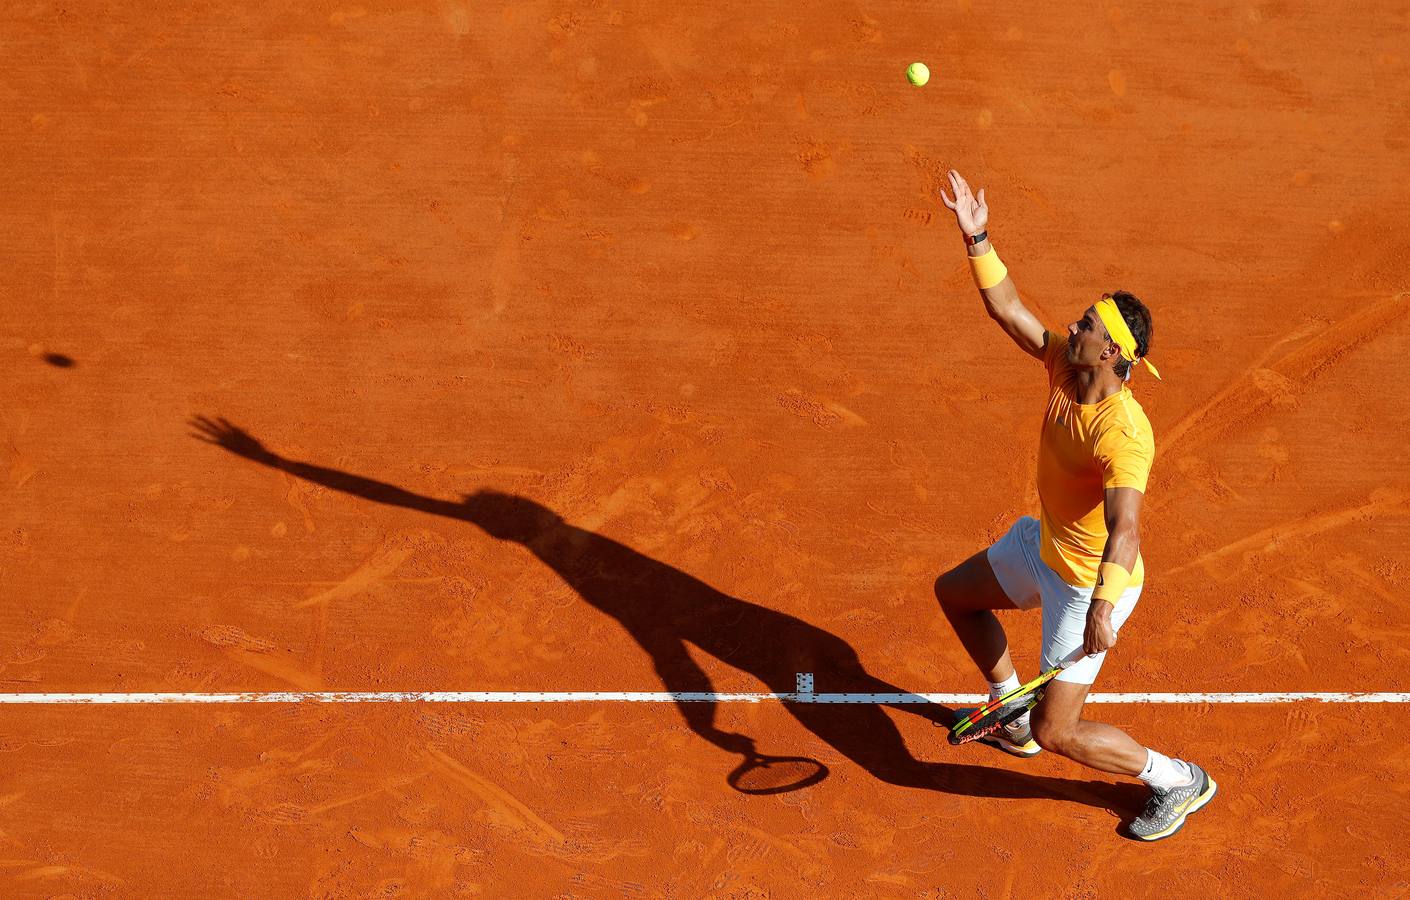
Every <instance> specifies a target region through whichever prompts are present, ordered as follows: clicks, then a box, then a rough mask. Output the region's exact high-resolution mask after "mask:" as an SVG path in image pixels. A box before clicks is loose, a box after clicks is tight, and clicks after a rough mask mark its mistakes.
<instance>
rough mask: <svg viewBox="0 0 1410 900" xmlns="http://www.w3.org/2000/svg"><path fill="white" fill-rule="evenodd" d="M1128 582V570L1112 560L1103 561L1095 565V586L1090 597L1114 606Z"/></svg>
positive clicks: (1129, 575)
mask: <svg viewBox="0 0 1410 900" xmlns="http://www.w3.org/2000/svg"><path fill="white" fill-rule="evenodd" d="M1130 583H1131V573H1130V572H1128V571H1126V570H1125V569H1124V568H1122V567H1121V566H1119V565H1117V564H1116V563H1114V562H1104V563H1102V564H1101V565H1100V566H1098V567H1097V586H1096V587H1095V588H1093V589H1092V599H1093V600H1105V601H1106V602H1108V603H1110V604H1111V605H1113V606H1115V605H1116V601H1118V600H1120V599H1121V595H1122V593H1123V592H1125V590H1126V585H1128V584H1130Z"/></svg>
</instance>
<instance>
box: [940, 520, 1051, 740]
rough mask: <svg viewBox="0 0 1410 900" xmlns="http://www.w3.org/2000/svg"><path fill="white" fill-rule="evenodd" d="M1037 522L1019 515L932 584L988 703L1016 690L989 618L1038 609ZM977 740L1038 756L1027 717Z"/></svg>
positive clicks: (1002, 640) (998, 631)
mask: <svg viewBox="0 0 1410 900" xmlns="http://www.w3.org/2000/svg"><path fill="white" fill-rule="evenodd" d="M1038 532H1039V527H1038V521H1037V520H1036V519H1034V518H1033V517H1031V516H1024V517H1023V518H1021V519H1019V520H1018V521H1017V522H1015V523H1014V524H1013V526H1012V527H1011V528H1009V530H1008V532H1007V533H1006V534H1005V535H1004V536H1003V537H1002V538H1000V539H999V540H998V541H996V542H995V543H994V545H993V546H992V547H990V548H989V549H988V550H986V551H984V552H982V553H976V554H975V555H974V556H971V557H970V558H969V559H967V560H965V561H964V562H963V563H961V564H960V565H959V566H957V567H955V568H954V569H952V570H951V571H949V572H947V573H945V574H944V575H942V576H940V578H939V579H938V580H937V581H936V582H935V596H936V598H937V599H938V600H939V601H940V607H941V609H943V610H944V611H945V616H946V618H948V619H949V620H950V625H951V627H953V628H954V629H955V634H956V635H958V636H959V638H960V642H961V643H963V644H964V646H965V649H966V650H967V651H968V652H969V656H970V659H972V660H974V664H975V665H976V666H978V667H979V671H980V672H982V673H983V674H984V677H985V678H986V679H987V680H988V682H989V699H991V700H992V699H994V698H996V697H1000V696H1002V695H1004V694H1006V693H1008V692H1009V691H1012V690H1014V689H1016V688H1017V687H1018V686H1019V679H1018V673H1017V672H1016V671H1015V670H1014V667H1013V660H1012V659H1011V658H1010V656H1009V645H1008V637H1007V636H1006V635H1005V634H1004V629H1003V627H1002V626H1001V625H999V620H998V618H997V617H996V616H995V615H994V613H993V610H996V609H1031V608H1033V607H1035V606H1037V605H1038V602H1039V597H1038V583H1037V581H1035V580H1034V569H1033V562H1034V560H1036V559H1037V552H1038V551H1037V546H1038V544H1037V542H1038ZM1001 731H1002V733H995V734H994V735H992V736H990V737H988V738H980V741H981V742H982V743H985V744H989V745H990V746H994V747H998V748H999V749H1000V750H1003V751H1004V752H1006V753H1010V754H1012V755H1014V756H1023V757H1028V756H1034V755H1036V754H1038V753H1039V752H1041V750H1042V748H1040V747H1039V746H1038V745H1037V744H1036V743H1035V742H1034V741H1033V736H1032V735H1031V734H1030V733H1029V731H1028V713H1027V712H1025V713H1024V714H1023V715H1022V716H1020V717H1019V718H1018V719H1016V720H1014V721H1013V722H1010V723H1009V724H1008V725H1007V726H1005V727H1004V728H1003V729H1002V730H1001Z"/></svg>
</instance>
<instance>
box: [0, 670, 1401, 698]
mask: <svg viewBox="0 0 1410 900" xmlns="http://www.w3.org/2000/svg"><path fill="white" fill-rule="evenodd" d="M812 687H813V682H812V675H811V674H810V673H799V675H798V688H799V690H798V691H796V692H794V693H787V694H770V693H762V694H727V693H711V692H692V691H269V692H246V693H238V694H204V693H187V692H179V691H160V692H152V693H123V694H118V693H88V694H80V693H72V694H67V693H66V694H41V693H20V694H0V704H4V703H11V704H19V703H32V704H56V703H58V704H79V703H91V704H105V703H106V704H145V703H762V702H765V701H771V700H772V701H778V702H781V703H871V704H886V705H901V704H923V703H958V704H965V703H968V704H978V703H983V702H984V701H986V700H988V699H989V697H988V695H987V694H904V693H903V694H865V693H854V694H818V693H813V691H812ZM1087 702H1088V703H1193V704H1201V703H1301V702H1313V703H1410V692H1407V693H1322V692H1297V691H1290V692H1275V693H1185V694H1090V695H1088V697H1087Z"/></svg>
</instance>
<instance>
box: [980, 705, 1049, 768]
mask: <svg viewBox="0 0 1410 900" xmlns="http://www.w3.org/2000/svg"><path fill="white" fill-rule="evenodd" d="M979 743H981V744H988V745H989V746H990V747H998V748H999V749H1000V750H1002V751H1004V752H1005V753H1007V754H1009V755H1010V756H1021V757H1023V758H1025V759H1027V758H1028V757H1030V756H1037V755H1038V754H1039V753H1042V752H1043V748H1042V747H1039V746H1038V742H1037V741H1035V740H1033V729H1032V727H1030V726H1029V724H1028V713H1024V714H1023V715H1021V716H1019V717H1018V718H1017V719H1014V720H1013V721H1012V722H1010V723H1008V724H1007V725H1004V726H1001V727H1000V728H999V730H998V731H995V732H994V733H993V734H986V735H985V736H984V737H982V738H979Z"/></svg>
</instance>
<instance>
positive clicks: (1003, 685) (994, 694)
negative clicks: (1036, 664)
mask: <svg viewBox="0 0 1410 900" xmlns="http://www.w3.org/2000/svg"><path fill="white" fill-rule="evenodd" d="M1020 687H1022V682H1020V681H1019V680H1018V673H1017V672H1014V673H1013V674H1012V675H1010V676H1009V677H1008V680H1007V681H991V682H989V699H990V700H997V699H999V698H1000V697H1002V696H1003V695H1005V694H1007V693H1008V692H1009V691H1016V690H1018V689H1019V688H1020Z"/></svg>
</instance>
